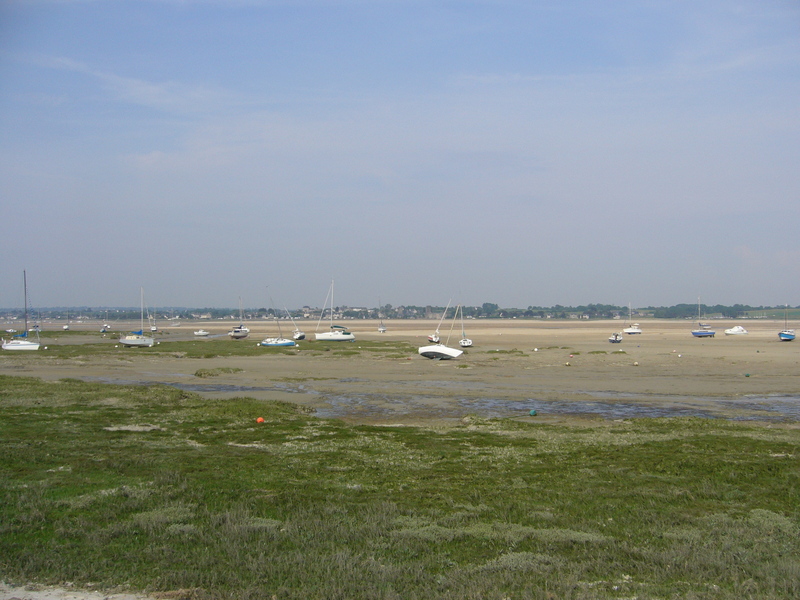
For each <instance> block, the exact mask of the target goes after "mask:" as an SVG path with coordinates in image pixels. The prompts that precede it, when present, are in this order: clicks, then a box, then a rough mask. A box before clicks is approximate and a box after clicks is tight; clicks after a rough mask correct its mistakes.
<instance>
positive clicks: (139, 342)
mask: <svg viewBox="0 0 800 600" xmlns="http://www.w3.org/2000/svg"><path fill="white" fill-rule="evenodd" d="M119 343H120V344H122V345H123V346H130V347H136V348H151V347H152V346H153V344H155V340H154V339H153V338H151V337H149V336H146V335H137V334H135V333H132V334H130V335H123V336H122V337H121V338H119Z"/></svg>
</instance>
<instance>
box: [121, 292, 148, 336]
mask: <svg viewBox="0 0 800 600" xmlns="http://www.w3.org/2000/svg"><path fill="white" fill-rule="evenodd" d="M139 294H140V298H141V309H140V310H141V312H140V316H139V319H140V322H139V331H131V332H130V333H129V334H127V335H121V336H120V337H119V343H120V344H122V345H123V346H127V347H130V348H152V347H153V345H154V344H155V340H154V339H153V337H152V336H149V335H145V334H144V288H139Z"/></svg>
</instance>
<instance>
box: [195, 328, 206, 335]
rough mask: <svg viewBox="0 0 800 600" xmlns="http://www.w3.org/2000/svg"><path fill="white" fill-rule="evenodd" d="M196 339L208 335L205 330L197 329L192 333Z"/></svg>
mask: <svg viewBox="0 0 800 600" xmlns="http://www.w3.org/2000/svg"><path fill="white" fill-rule="evenodd" d="M194 334H195V335H196V336H197V337H206V336H207V335H209V333H208V332H207V331H206V330H205V329H198V330H197V331H195V332H194Z"/></svg>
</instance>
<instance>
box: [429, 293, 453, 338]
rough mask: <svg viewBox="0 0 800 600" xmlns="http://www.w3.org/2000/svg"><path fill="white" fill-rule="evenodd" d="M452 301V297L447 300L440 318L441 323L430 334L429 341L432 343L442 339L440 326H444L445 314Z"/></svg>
mask: <svg viewBox="0 0 800 600" xmlns="http://www.w3.org/2000/svg"><path fill="white" fill-rule="evenodd" d="M452 301H453V299H452V298H451V299H450V300H448V301H447V306H445V307H444V312H443V313H442V318H441V319H439V324H438V325H437V326H436V331H434V332H433V333H432V334H430V335H429V336H428V341H429V342H431V343H432V344H438V343H439V342H440V341H441V340H440V337H439V328H440V327H441V326H442V321H444V316H445V315H446V314H447V309H448V308H450V302H452Z"/></svg>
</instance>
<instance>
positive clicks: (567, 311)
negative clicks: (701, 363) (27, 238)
mask: <svg viewBox="0 0 800 600" xmlns="http://www.w3.org/2000/svg"><path fill="white" fill-rule="evenodd" d="M445 308H446V307H445V306H432V305H428V306H412V305H406V306H392V305H391V304H384V305H382V306H379V307H361V306H343V305H342V306H336V307H334V309H333V318H334V319H338V320H357V319H387V320H389V319H437V318H439V317H440V316H441V315H442V312H443V311H444V310H445ZM453 308H454V306H452V305H451V306H450V310H451V311H452V310H453ZM463 308H464V318H466V319H556V320H559V319H560V320H564V319H585V320H592V319H619V320H626V319H634V320H642V319H697V318H698V317H699V316H701V317H702V318H703V319H776V318H781V319H782V318H784V317H785V316H787V311H788V318H790V319H796V318H798V317H800V307H786V306H748V305H744V304H734V305H732V306H724V305H719V304H717V305H713V306H711V305H705V304H701V305H700V306H699V307H698V305H697V304H677V305H675V306H665V307H654V306H648V307H645V308H629V307H627V306H614V305H609V304H589V305H586V306H562V305H560V304H556V305H555V306H549V307H543V306H528V307H527V308H501V307H500V306H499V305H497V304H493V303H491V302H485V303H483V304H482V305H480V306H464V307H463ZM28 313H29V314H28V317H29V319H32V320H39V321H43V320H47V321H53V320H59V321H62V320H63V321H67V322H69V321H74V322H79V321H83V320H88V321H111V320H131V319H138V318H139V316H140V307H135V308H134V307H116V308H111V307H55V308H43V309H36V308H31V307H29V308H28ZM146 313H147V316H148V317H150V318H151V319H157V320H160V321H170V320H172V321H175V320H224V319H233V320H238V319H239V309H238V308H185V307H166V308H157V309H156V308H149V309H146ZM322 313H323V309H321V308H318V307H317V308H314V307H310V306H303V307H301V308H295V309H291V310H288V311H287V310H283V309H278V310H276V309H273V308H264V307H261V308H246V309H244V310H243V314H244V319H245V320H248V321H253V320H271V319H276V318H278V319H289V318H290V316H291V318H293V319H298V320H299V319H319V318H320V317H321V316H322ZM324 315H325V318H330V309H329V308H326V309H324ZM22 316H23V309H22V308H0V319H2V320H5V321H13V320H17V319H20V318H22Z"/></svg>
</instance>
